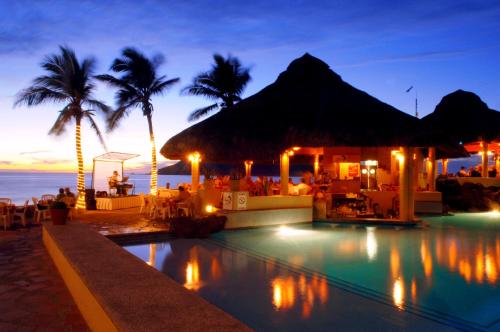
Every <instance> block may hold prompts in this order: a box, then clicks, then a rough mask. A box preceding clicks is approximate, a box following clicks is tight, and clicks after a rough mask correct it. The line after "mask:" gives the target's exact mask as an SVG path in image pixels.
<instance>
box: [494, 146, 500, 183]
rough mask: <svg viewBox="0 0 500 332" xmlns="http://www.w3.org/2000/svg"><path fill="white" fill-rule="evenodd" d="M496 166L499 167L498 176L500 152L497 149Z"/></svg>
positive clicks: (498, 172)
mask: <svg viewBox="0 0 500 332" xmlns="http://www.w3.org/2000/svg"><path fill="white" fill-rule="evenodd" d="M495 167H496V169H497V177H498V176H499V174H500V152H499V151H497V156H496V159H495Z"/></svg>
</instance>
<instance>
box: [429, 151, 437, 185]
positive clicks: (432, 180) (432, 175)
mask: <svg viewBox="0 0 500 332" xmlns="http://www.w3.org/2000/svg"><path fill="white" fill-rule="evenodd" d="M428 157H429V160H428V161H427V183H428V184H429V191H436V169H437V167H436V148H434V147H430V148H429V156H428Z"/></svg>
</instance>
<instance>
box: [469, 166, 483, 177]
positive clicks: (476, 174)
mask: <svg viewBox="0 0 500 332" xmlns="http://www.w3.org/2000/svg"><path fill="white" fill-rule="evenodd" d="M471 168H472V170H471V171H470V176H471V177H474V178H479V177H481V172H480V170H479V169H478V167H471Z"/></svg>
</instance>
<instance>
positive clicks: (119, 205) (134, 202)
mask: <svg viewBox="0 0 500 332" xmlns="http://www.w3.org/2000/svg"><path fill="white" fill-rule="evenodd" d="M95 200H96V203H97V204H96V205H97V209H98V210H119V209H129V208H133V207H139V206H141V198H140V196H124V197H96V199H95Z"/></svg>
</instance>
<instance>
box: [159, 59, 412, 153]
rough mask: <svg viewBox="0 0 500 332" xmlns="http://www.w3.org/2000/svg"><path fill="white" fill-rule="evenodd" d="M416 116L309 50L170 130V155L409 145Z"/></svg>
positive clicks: (164, 148) (164, 149) (168, 147)
mask: <svg viewBox="0 0 500 332" xmlns="http://www.w3.org/2000/svg"><path fill="white" fill-rule="evenodd" d="M419 125H420V123H419V120H418V119H416V118H415V117H413V116H411V115H408V114H406V113H403V112H401V111H399V110H397V109H396V108H394V107H392V106H390V105H388V104H386V103H383V102H381V101H380V100H378V99H376V98H374V97H372V96H370V95H368V94H367V93H365V92H363V91H361V90H358V89H356V88H354V87H353V86H351V85H349V84H348V83H346V82H344V81H343V80H342V78H341V77H340V76H339V75H337V74H336V73H334V72H333V71H332V70H330V69H329V67H328V65H327V64H326V63H324V62H323V61H321V60H319V59H317V58H315V57H313V56H311V55H309V54H305V55H304V56H302V57H300V58H298V59H296V60H294V61H292V62H291V63H290V65H289V66H288V68H287V70H286V71H284V72H282V73H281V74H280V75H279V77H278V79H277V80H276V81H275V82H274V83H272V84H271V85H269V86H267V87H266V88H264V89H262V90H261V91H260V92H258V93H256V94H255V95H253V96H251V97H249V98H246V99H244V100H243V101H241V102H239V103H238V104H237V105H236V106H234V107H233V108H231V109H226V110H222V111H220V112H219V113H217V114H215V115H213V116H211V117H210V118H208V119H205V120H204V121H201V122H200V123H197V124H195V125H193V126H191V127H189V128H187V129H186V130H184V131H182V132H181V133H179V134H178V135H176V136H174V137H172V138H171V139H169V140H168V141H167V143H165V145H164V146H163V147H162V149H161V153H162V155H164V156H165V157H167V158H169V159H184V158H185V157H186V155H187V154H188V153H190V152H192V151H200V152H201V153H202V155H203V156H204V160H205V161H219V162H226V161H241V160H245V159H252V160H272V159H276V158H277V157H278V154H279V153H280V152H282V151H284V150H285V149H287V148H290V147H292V146H307V147H320V146H400V145H415V144H414V143H415V142H414V141H413V138H414V136H413V133H414V132H416V130H417V128H418V126H419Z"/></svg>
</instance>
